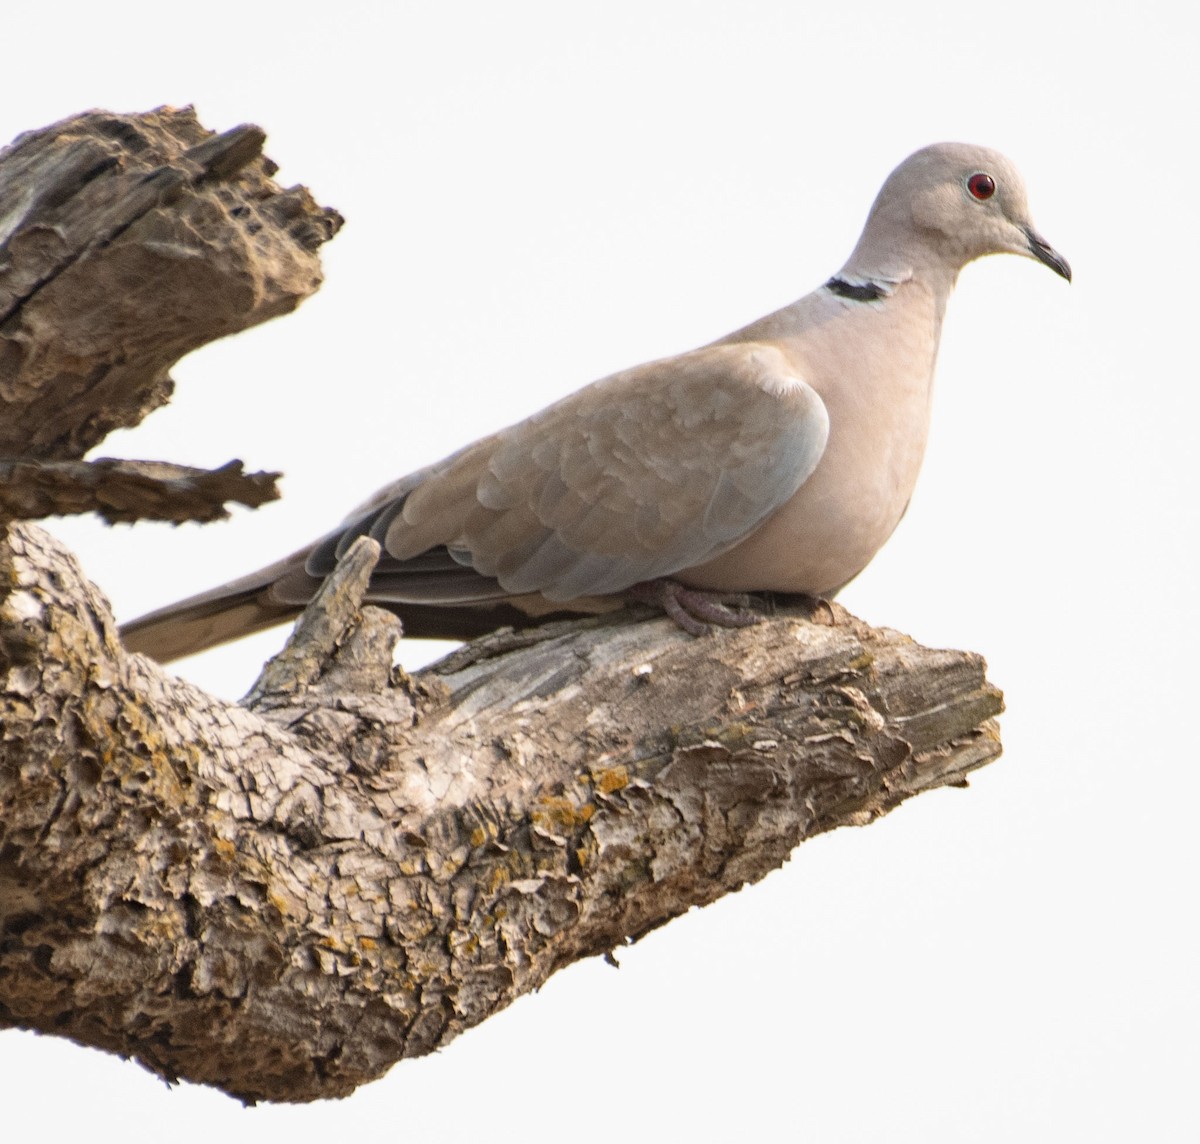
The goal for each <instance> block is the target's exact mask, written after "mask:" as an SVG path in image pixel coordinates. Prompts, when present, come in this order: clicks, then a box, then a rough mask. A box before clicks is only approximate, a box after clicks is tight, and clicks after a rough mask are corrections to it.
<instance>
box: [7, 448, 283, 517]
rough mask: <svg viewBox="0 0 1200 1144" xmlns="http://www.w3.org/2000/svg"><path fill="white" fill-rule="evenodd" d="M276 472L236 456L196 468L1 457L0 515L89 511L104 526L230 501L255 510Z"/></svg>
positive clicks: (205, 509)
mask: <svg viewBox="0 0 1200 1144" xmlns="http://www.w3.org/2000/svg"><path fill="white" fill-rule="evenodd" d="M279 477H280V474H279V473H247V472H245V471H244V470H243V469H242V463H241V461H229V462H228V463H227V464H224V465H222V466H221V467H220V468H219V469H197V468H193V467H191V466H190V465H173V464H168V463H167V462H164V461H118V460H112V459H110V458H107V457H101V458H100V459H98V460H95V461H37V460H23V461H6V460H2V459H0V521H8V520H41V519H43V518H45V517H48V516H71V515H74V514H77V513H83V512H94V513H96V514H97V515H98V516H99V517H100V518H101V519H102V520H105V521H107V522H108V523H109V524H116V523H118V522H121V523H126V524H128V523H132V522H133V521H135V520H163V521H170V522H171V523H172V524H181V523H182V522H183V521H185V520H194V521H204V522H207V521H212V520H223V519H224V518H225V517H227V516H228V515H229V512H228V510H227V509H226V507H225V506H226V505H227V504H229V503H230V502H231V501H233V502H235V503H237V504H243V505H247V506H249V507H250V508H257V507H258V506H259V505H262V504H266V503H267V502H268V501H273V500H276V499H278V497H279V487H278V485H277V484H276V481H277V480H278V479H279Z"/></svg>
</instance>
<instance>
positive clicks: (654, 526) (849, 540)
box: [123, 144, 1070, 659]
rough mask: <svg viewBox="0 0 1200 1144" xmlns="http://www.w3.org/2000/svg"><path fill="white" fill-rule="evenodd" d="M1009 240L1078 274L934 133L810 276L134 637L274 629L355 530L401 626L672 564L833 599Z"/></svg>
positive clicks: (180, 607) (472, 616)
mask: <svg viewBox="0 0 1200 1144" xmlns="http://www.w3.org/2000/svg"><path fill="white" fill-rule="evenodd" d="M1006 251H1007V252H1011V253H1014V254H1023V255H1027V256H1029V257H1032V258H1036V259H1038V260H1040V261H1042V262H1044V263H1045V264H1046V265H1048V266H1049V267H1050V268H1051V269H1053V270H1055V272H1056V273H1058V274H1061V275H1062V276H1063V277H1065V278H1068V279H1069V278H1070V268H1069V266H1068V265H1067V263H1066V261H1065V260H1064V259H1063V258H1062V257H1061V256H1060V255H1058V254H1057V253H1056V252H1055V251H1054V250H1053V249H1052V248H1051V247H1050V246H1049V245H1048V244H1047V243H1046V242H1045V240H1044V239H1042V238H1041V237H1040V236H1039V235H1038V233H1037V231H1036V230H1034V228H1033V224H1032V222H1031V220H1030V218H1029V212H1028V207H1027V205H1026V201H1025V191H1024V187H1023V184H1022V182H1021V178H1020V176H1019V175H1018V173H1017V171H1016V169H1015V168H1014V167H1013V166H1012V164H1011V163H1010V162H1009V161H1008V160H1007V159H1005V158H1004V157H1003V156H1001V155H999V154H997V153H996V152H994V151H989V150H987V149H985V148H981V147H973V146H968V145H965V144H937V145H935V146H932V147H927V148H924V149H923V150H921V151H918V152H917V153H916V154H915V155H912V156H910V157H909V158H908V159H906V160H905V161H904V163H902V164H901V165H900V166H899V167H898V168H897V169H896V170H895V171H894V172H893V173H892V174H891V175H890V176H889V178H888V179H887V181H886V182H885V183H884V186H883V188H882V190H881V191H880V192H879V195H878V197H877V198H876V200H875V203H874V206H873V207H872V208H871V212H870V215H869V217H868V220H867V225H866V227H865V229H864V231H863V234H862V237H861V238H860V240H859V242H858V245H857V246H856V247H855V249H854V252H853V254H852V255H851V256H850V259H849V260H848V261H847V263H846V265H845V266H844V267H843V268H842V269H841V270H840V271H839V272H838V274H837V275H835V276H834V278H832V279H830V280H829V282H827V283H826V284H825V285H824V286H822V287H821V288H819V289H817V290H815V291H813V292H812V293H811V294H808V295H806V296H805V297H803V298H801V299H800V300H799V301H797V302H795V303H793V304H792V305H791V306H788V307H786V308H785V309H783V310H780V311H778V312H776V313H774V314H771V315H769V316H767V317H765V318H762V319H761V320H759V321H757V322H755V323H753V324H751V325H750V326H747V327H745V328H744V329H741V330H738V331H737V332H735V333H733V334H730V335H728V336H727V337H725V338H723V339H721V340H720V341H719V342H716V343H714V344H712V345H709V346H706V347H703V348H701V349H697V350H693V351H691V352H689V353H684V354H680V355H679V356H677V357H673V358H666V359H663V360H661V361H656V362H650V363H648V364H646V365H642V366H637V367H635V368H633V369H629V370H625V371H623V372H621V373H617V374H614V375H612V376H611V377H608V378H605V379H603V380H601V381H598V382H595V383H594V384H592V385H590V386H587V387H585V388H584V389H582V390H579V391H578V392H577V393H574V394H572V395H571V396H569V397H567V398H565V399H564V400H562V401H560V402H558V403H556V404H554V405H552V406H550V407H549V408H547V409H545V410H543V411H542V412H540V413H537V414H535V415H534V416H533V417H531V418H529V419H528V420H526V421H522V422H520V423H519V424H517V425H514V426H511V427H510V428H508V429H505V430H502V431H501V432H499V433H496V434H494V435H493V436H491V437H487V438H485V439H484V440H482V441H478V442H476V443H475V444H473V445H469V446H467V447H466V448H465V449H462V450H460V451H459V452H458V453H455V454H454V455H453V456H451V457H448V458H447V459H446V460H444V461H442V462H440V463H439V464H436V465H433V466H431V467H429V468H428V469H424V470H422V471H420V472H418V473H414V474H412V475H410V476H408V477H406V478H404V479H402V480H400V481H398V482H396V483H395V484H394V485H392V486H389V487H388V488H385V489H382V490H380V492H379V493H377V494H376V495H375V496H374V497H372V498H371V500H370V501H369V502H368V503H367V504H365V505H363V506H362V507H361V508H360V509H359V510H358V511H356V512H355V513H353V514H351V516H350V517H349V518H348V520H347V521H346V522H345V523H344V524H343V525H342V526H340V527H339V528H338V529H337V530H335V531H334V532H333V533H331V534H330V535H329V536H328V537H326V538H325V539H324V540H322V541H319V542H318V543H317V544H315V545H311V546H310V547H308V548H306V549H303V550H301V551H300V552H298V553H295V554H294V555H293V556H291V557H289V558H287V559H286V560H284V561H281V562H280V563H278V564H276V565H273V566H272V567H270V568H267V569H263V570H262V571H261V572H259V573H256V574H254V575H253V576H249V577H246V578H244V579H242V580H238V581H235V582H233V583H231V584H227V585H224V586H223V587H221V588H217V589H214V590H213V591H210V592H207V593H204V594H203V595H201V596H197V597H193V598H192V599H190V600H185V601H183V602H181V603H179V604H176V605H173V606H171V607H169V608H166V609H163V610H161V611H159V612H155V613H153V614H151V615H149V616H146V617H144V618H142V619H141V620H137V621H134V623H132V624H130V625H128V626H127V627H126V628H125V629H123V634H124V635H125V638H126V642H127V643H128V644H129V646H130V647H132V648H133V649H135V650H143V651H147V652H149V653H150V654H151V655H154V656H156V657H157V658H160V659H171V658H175V657H177V656H179V655H185V654H188V653H190V652H192V651H198V650H202V649H203V648H205V647H209V646H212V645H214V644H216V643H220V642H223V641H225V640H228V639H232V638H236V637H237V636H239V635H243V634H247V633H248V632H250V631H254V630H258V629H260V628H262V627H266V626H269V625H270V624H272V623H276V622H278V621H279V620H281V619H284V618H286V617H288V616H290V615H293V614H295V612H296V611H297V610H298V608H299V607H300V606H302V605H303V604H304V603H305V602H306V601H307V600H308V599H309V598H311V596H312V594H313V592H314V591H315V589H316V587H317V585H319V583H320V581H321V579H322V578H323V577H324V576H325V575H327V574H328V573H329V571H330V570H331V569H332V567H333V565H334V562H335V561H336V559H337V557H338V556H339V555H340V554H341V553H342V552H344V551H345V549H346V547H347V545H348V544H349V543H350V542H351V541H352V540H353V539H354V538H355V537H357V536H359V535H362V534H364V533H369V534H370V535H372V536H374V537H375V538H376V539H378V540H379V541H380V543H381V544H382V546H383V549H384V554H383V557H382V559H381V561H380V564H379V567H378V569H377V570H376V573H375V575H374V577H373V578H372V581H371V590H370V594H369V597H368V598H369V599H370V600H371V601H373V602H377V603H382V604H385V605H388V606H391V607H393V608H394V610H396V611H397V612H399V613H400V615H401V616H402V617H403V618H404V619H405V625H406V629H407V630H408V632H409V634H412V635H424V636H434V635H445V636H450V637H462V636H467V635H472V634H476V633H478V632H480V631H486V630H488V629H490V628H492V627H495V626H498V625H499V624H501V623H511V622H521V621H524V622H528V621H529V619H530V618H531V617H538V616H544V615H546V614H551V613H553V614H559V613H563V612H573V611H597V610H604V609H605V608H608V607H612V606H615V605H617V604H619V603H620V602H621V597H620V594H621V593H623V592H626V591H627V590H628V589H630V588H632V587H633V586H635V585H638V584H641V583H643V582H646V581H654V580H658V579H660V578H664V577H669V578H671V579H672V580H674V581H677V582H679V583H680V584H682V585H686V586H688V587H689V588H694V589H710V590H715V591H721V592H743V591H755V590H772V591H778V592H799V593H805V594H810V595H824V596H829V595H832V594H833V593H835V592H836V591H837V590H838V589H839V588H840V587H842V586H843V585H844V584H845V583H846V582H847V581H849V580H850V579H852V578H853V577H854V576H856V575H857V574H858V573H859V572H860V571H861V570H862V568H863V567H864V566H865V565H866V564H867V562H868V561H869V560H870V559H871V557H872V556H873V555H874V554H875V553H876V552H877V551H878V550H879V548H880V546H881V545H882V544H883V543H884V541H886V540H887V538H888V536H889V535H890V534H891V532H892V530H893V529H894V528H895V526H896V524H897V523H898V522H899V520H900V517H901V516H902V515H903V512H904V509H905V507H906V506H907V504H908V500H909V497H910V496H911V493H912V489H913V486H914V484H915V481H916V477H917V471H918V469H919V467H920V463H921V457H922V455H923V453H924V448H925V438H926V433H927V429H928V422H929V400H930V393H931V388H932V379H933V370H934V362H935V359H936V356H937V346H938V339H939V335H940V332H941V323H942V316H943V313H944V310H945V305H946V300H947V298H948V297H949V294H950V291H951V289H952V288H953V285H954V282H955V279H956V278H957V275H958V272H959V270H960V269H961V268H962V267H963V266H964V265H965V264H966V263H967V262H970V261H971V260H973V259H975V258H978V257H980V256H982V255H985V254H992V253H1000V252H1006Z"/></svg>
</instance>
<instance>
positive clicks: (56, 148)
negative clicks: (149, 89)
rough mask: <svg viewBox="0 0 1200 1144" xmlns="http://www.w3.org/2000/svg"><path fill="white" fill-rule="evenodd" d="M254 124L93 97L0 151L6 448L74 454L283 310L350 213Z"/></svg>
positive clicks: (0, 429)
mask: <svg viewBox="0 0 1200 1144" xmlns="http://www.w3.org/2000/svg"><path fill="white" fill-rule="evenodd" d="M264 138H265V137H264V135H263V133H262V131H261V130H260V129H259V128H257V127H253V126H243V127H236V128H233V129H232V130H231V131H227V132H225V133H223V134H221V135H216V134H214V133H213V132H211V131H208V130H207V129H206V128H204V127H203V126H202V125H201V124H200V122H199V121H198V120H197V118H196V115H195V113H194V112H193V111H192V109H191V108H183V109H181V110H176V109H173V108H165V107H164V108H159V109H158V110H156V111H152V112H147V113H145V114H142V115H114V114H110V113H108V112H100V111H94V112H88V113H86V114H83V115H78V116H75V117H73V118H71V119H67V120H64V121H62V122H61V123H57V124H54V125H53V126H51V127H47V128H44V129H42V130H39V131H32V132H29V133H27V134H25V135H22V136H20V137H19V138H18V139H17V140H16V141H15V142H14V143H13V144H12V145H11V146H9V147H8V148H6V149H5V150H3V151H0V411H2V412H3V416H2V417H0V457H4V458H8V459H14V460H15V459H18V458H21V457H38V458H44V459H57V460H62V459H76V458H79V457H81V456H82V455H83V454H84V453H85V452H87V450H88V449H90V448H92V447H93V446H94V445H95V444H97V443H98V442H99V441H101V440H102V439H103V438H104V437H105V436H106V435H107V434H108V433H109V432H110V431H111V430H112V429H114V428H118V427H123V426H130V425H134V424H136V423H137V422H139V421H140V420H141V419H142V418H143V417H145V416H146V414H147V413H149V412H150V411H151V410H153V409H155V408H157V407H158V406H159V405H162V404H163V403H164V402H165V401H166V400H167V399H168V398H169V396H170V393H171V388H172V383H171V380H170V378H169V376H168V372H167V371H168V370H169V369H170V367H171V366H172V365H173V364H174V363H175V362H176V361H177V360H178V359H179V358H180V357H182V356H183V355H184V354H186V353H188V352H189V351H190V350H193V349H195V348H197V347H198V346H201V345H203V344H205V343H206V342H210V341H213V340H214V339H216V338H220V337H224V336H226V335H228V334H232V333H236V332H237V331H239V330H243V329H246V328H247V327H249V326H253V325H256V324H258V323H259V322H263V321H266V320H267V319H268V318H272V317H275V316H277V315H279V314H285V313H288V312H289V311H291V310H293V309H295V307H296V306H297V305H298V304H299V303H300V302H301V301H303V300H304V299H305V298H307V297H308V296H309V295H310V294H312V293H313V292H314V291H315V290H316V289H317V287H318V286H319V285H320V282H321V270H320V264H319V262H318V259H317V255H316V251H317V249H318V248H319V247H320V245H321V244H322V243H323V242H326V241H328V239H330V238H332V237H333V235H334V234H335V233H336V232H337V230H338V228H339V227H340V226H341V223H342V219H341V216H340V215H338V214H337V212H336V211H333V210H330V209H328V208H323V207H319V206H317V205H316V203H315V202H314V201H313V200H312V197H311V196H310V195H309V194H308V192H307V191H305V190H304V189H303V188H292V189H288V190H285V189H283V188H281V187H280V186H279V185H278V184H276V183H275V182H273V181H272V179H271V177H270V176H271V175H272V174H273V173H274V171H275V166H274V164H273V163H271V161H270V160H269V159H266V158H264V157H263V156H262V154H261V151H260V149H261V146H262V143H263V140H264Z"/></svg>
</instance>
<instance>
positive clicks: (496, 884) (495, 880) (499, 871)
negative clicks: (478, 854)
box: [487, 866, 512, 894]
mask: <svg viewBox="0 0 1200 1144" xmlns="http://www.w3.org/2000/svg"><path fill="white" fill-rule="evenodd" d="M511 881H512V875H511V874H510V873H509V872H508V870H507V869H506V868H505V867H503V866H493V867H492V870H491V873H490V874H488V881H487V886H488V893H489V894H494V893H495V892H496V891H497V890H498V889H500V887H501V886H504V885H507V884H508V883H509V882H511Z"/></svg>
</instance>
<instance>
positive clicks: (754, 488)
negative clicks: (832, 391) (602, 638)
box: [306, 343, 829, 602]
mask: <svg viewBox="0 0 1200 1144" xmlns="http://www.w3.org/2000/svg"><path fill="white" fill-rule="evenodd" d="M828 430H829V420H828V416H827V414H826V411H825V407H824V404H823V403H822V402H821V399H820V397H819V396H818V395H817V394H816V392H815V391H814V390H813V389H812V388H811V387H810V386H809V385H808V384H807V383H806V382H805V381H804V380H803V378H801V377H799V376H797V374H796V372H795V370H794V369H793V368H792V367H791V366H790V364H789V363H788V361H787V359H786V357H785V356H784V355H783V353H782V352H781V351H780V350H779V349H778V348H776V347H774V346H771V345H767V344H761V343H759V344H754V343H750V344H745V343H743V344H735V345H715V346H709V347H705V348H703V349H700V350H695V351H692V352H691V353H687V354H682V355H680V356H679V357H674V358H669V359H665V360H663V361H659V362H651V363H648V364H646V365H642V366H638V367H636V368H634V369H630V370H626V371H623V372H621V373H618V374H614V375H612V376H611V377H608V378H605V379H604V380H602V381H599V382H596V383H594V384H593V385H590V386H587V387H586V388H584V389H582V390H579V391H578V392H576V393H574V394H572V395H571V396H570V397H568V398H566V399H564V400H563V401H560V402H558V403H557V404H555V405H552V406H550V407H549V408H548V409H545V410H543V411H542V412H541V413H538V414H536V415H534V416H533V417H531V418H529V419H528V420H526V421H523V422H520V423H519V424H517V425H514V426H512V427H510V428H508V429H505V430H503V431H501V432H500V433H497V434H495V435H494V436H492V437H489V438H485V439H484V440H482V441H479V442H477V443H476V444H474V445H471V446H468V447H467V448H466V449H463V450H461V451H460V452H459V453H457V454H455V455H454V456H452V457H450V458H448V459H447V460H446V461H444V462H442V463H440V464H439V465H436V466H433V467H431V468H430V469H426V470H423V471H422V472H420V473H417V474H414V475H413V476H412V477H410V478H406V479H405V480H403V481H401V482H397V484H396V485H394V486H392V488H391V489H390V490H389V491H388V492H389V494H390V495H388V496H385V497H384V498H383V503H382V504H381V503H380V499H379V498H378V497H376V498H373V502H374V504H373V507H372V508H371V509H370V510H369V511H368V512H366V513H365V514H363V515H360V516H358V517H357V518H355V519H352V520H351V521H350V522H348V523H347V525H346V526H344V527H343V528H341V529H340V530H339V531H338V532H336V533H334V534H331V535H330V536H329V537H327V538H326V539H325V541H324V542H322V543H321V544H318V545H317V546H316V548H315V549H314V550H313V552H312V554H311V556H310V558H309V560H308V562H307V565H306V571H307V572H308V574H309V575H312V576H321V575H325V574H327V573H328V571H329V570H330V569H331V568H332V565H333V562H334V561H335V560H336V558H337V556H338V555H340V553H341V552H343V551H345V549H346V547H347V546H348V544H349V543H350V542H351V541H352V540H353V539H354V538H355V537H357V536H360V535H364V534H368V535H372V536H374V537H375V538H376V539H378V540H379V541H380V543H381V544H382V546H383V549H384V559H383V560H382V561H381V563H380V566H379V568H378V570H377V573H376V576H375V577H374V578H373V580H372V584H371V593H370V595H371V598H373V599H376V600H394V601H397V602H400V601H409V602H420V601H428V600H435V599H436V600H438V601H441V602H451V601H455V600H458V601H461V602H468V601H471V600H484V599H496V598H500V597H503V596H506V595H508V596H515V595H523V594H528V593H540V594H541V595H542V596H544V597H546V598H547V599H549V600H553V601H566V600H572V599H577V598H580V597H586V596H599V595H607V594H611V593H614V592H619V591H622V590H623V589H625V588H628V587H630V586H631V585H633V584H636V583H639V582H641V581H644V580H651V579H654V578H656V577H659V576H669V575H671V574H673V573H676V572H679V571H681V570H684V569H687V568H690V567H692V566H694V565H696V564H700V563H703V562H704V561H705V560H708V559H711V558H712V557H714V556H716V555H718V554H719V553H721V552H724V551H726V550H727V549H729V548H730V547H732V546H733V545H735V544H737V543H738V541H740V540H742V539H743V538H744V537H746V536H747V535H749V534H750V533H752V532H753V531H754V530H755V529H756V528H757V527H758V526H759V525H760V524H761V523H762V522H763V521H764V520H765V519H766V518H767V517H768V516H770V514H771V513H772V512H773V511H774V510H775V509H777V508H778V507H779V506H780V505H782V504H784V503H785V502H786V501H787V500H788V499H789V498H790V497H791V496H792V495H793V493H795V491H796V490H797V489H798V488H799V487H800V486H801V485H802V484H803V483H804V481H805V480H806V479H807V478H808V476H809V475H810V474H811V473H812V471H813V470H814V469H815V468H816V466H817V463H818V461H819V460H820V458H821V454H822V452H823V450H824V448H825V442H826V439H827V436H828Z"/></svg>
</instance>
